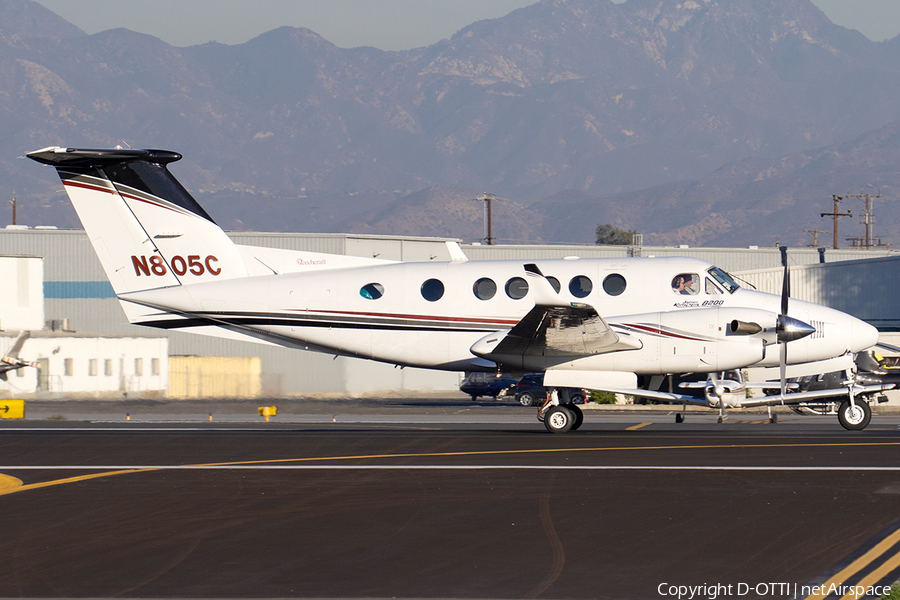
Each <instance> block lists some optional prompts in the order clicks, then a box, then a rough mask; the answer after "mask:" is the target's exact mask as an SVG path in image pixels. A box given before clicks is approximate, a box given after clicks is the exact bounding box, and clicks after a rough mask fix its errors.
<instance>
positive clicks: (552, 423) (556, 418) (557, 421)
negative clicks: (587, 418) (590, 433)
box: [544, 406, 575, 433]
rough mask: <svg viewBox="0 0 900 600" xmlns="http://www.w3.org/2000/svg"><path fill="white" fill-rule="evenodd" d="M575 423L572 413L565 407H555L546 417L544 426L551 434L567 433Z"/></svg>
mask: <svg viewBox="0 0 900 600" xmlns="http://www.w3.org/2000/svg"><path fill="white" fill-rule="evenodd" d="M574 422H575V418H574V416H573V415H572V413H571V412H569V410H568V409H567V408H565V407H563V406H554V407H553V408H551V409H550V410H548V411H547V413H546V414H545V415H544V426H545V427H546V428H547V431H549V432H550V433H565V432H567V431H568V430H570V429H572V424H573V423H574Z"/></svg>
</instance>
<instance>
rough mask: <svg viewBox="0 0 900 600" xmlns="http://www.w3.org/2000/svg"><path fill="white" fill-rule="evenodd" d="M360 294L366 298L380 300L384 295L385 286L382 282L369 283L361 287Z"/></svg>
mask: <svg viewBox="0 0 900 600" xmlns="http://www.w3.org/2000/svg"><path fill="white" fill-rule="evenodd" d="M359 295H360V296H362V297H363V298H365V299H366V300H378V299H379V298H381V297H382V296H384V286H383V285H381V284H380V283H367V284H366V285H364V286H362V288H360V290H359Z"/></svg>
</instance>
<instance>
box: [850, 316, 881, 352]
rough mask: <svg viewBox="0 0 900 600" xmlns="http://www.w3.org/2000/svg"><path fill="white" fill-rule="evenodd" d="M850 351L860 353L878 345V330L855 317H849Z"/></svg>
mask: <svg viewBox="0 0 900 600" xmlns="http://www.w3.org/2000/svg"><path fill="white" fill-rule="evenodd" d="M851 319H852V323H851V333H850V336H851V337H850V349H851V350H852V351H853V352H862V351H863V350H867V349H869V348H871V347H872V346H874V345H875V344H877V343H878V330H877V329H875V328H874V327H872V326H871V325H869V324H868V323H866V322H865V321H861V320H859V319H857V318H855V317H851Z"/></svg>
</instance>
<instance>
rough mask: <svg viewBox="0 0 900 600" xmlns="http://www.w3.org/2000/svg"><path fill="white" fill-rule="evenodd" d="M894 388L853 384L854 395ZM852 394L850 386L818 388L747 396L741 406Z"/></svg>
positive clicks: (787, 402)
mask: <svg viewBox="0 0 900 600" xmlns="http://www.w3.org/2000/svg"><path fill="white" fill-rule="evenodd" d="M893 388H894V384H893V383H890V384H878V385H855V386H853V395H854V396H859V395H860V394H873V393H876V392H884V391H887V390H890V389H893ZM849 395H850V388H848V387H842V388H831V389H827V390H816V391H813V392H797V393H793V394H785V395H784V398H782V397H781V394H776V395H772V396H763V397H762V398H747V399H746V400H744V401H743V402H741V408H749V407H753V406H774V405H776V404H779V405H780V404H800V403H802V402H809V401H811V400H824V399H826V398H841V397H844V396H849Z"/></svg>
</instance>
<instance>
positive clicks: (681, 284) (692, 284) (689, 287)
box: [672, 273, 700, 296]
mask: <svg viewBox="0 0 900 600" xmlns="http://www.w3.org/2000/svg"><path fill="white" fill-rule="evenodd" d="M699 282H700V277H699V276H698V275H697V274H696V273H679V274H678V275H676V276H675V277H674V278H673V279H672V291H673V292H675V293H676V294H680V295H682V296H694V295H696V294H699V293H700V283H699Z"/></svg>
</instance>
